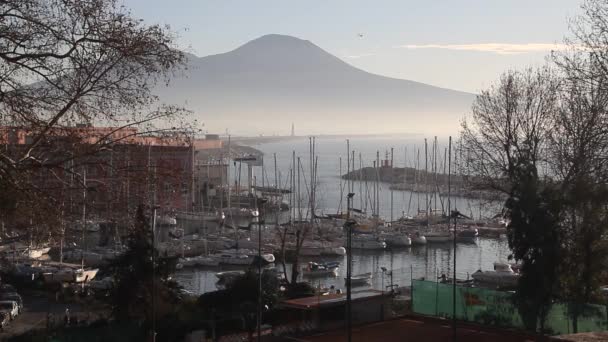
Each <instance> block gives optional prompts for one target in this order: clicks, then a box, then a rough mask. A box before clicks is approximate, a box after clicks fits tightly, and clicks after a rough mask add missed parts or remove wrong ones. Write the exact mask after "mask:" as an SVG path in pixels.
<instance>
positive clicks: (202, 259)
mask: <svg viewBox="0 0 608 342" xmlns="http://www.w3.org/2000/svg"><path fill="white" fill-rule="evenodd" d="M219 264H220V261H219V260H218V259H217V258H214V257H211V256H202V255H200V256H197V257H191V258H180V259H179V260H178V265H181V266H182V267H213V266H217V265H219ZM178 268H179V266H178Z"/></svg>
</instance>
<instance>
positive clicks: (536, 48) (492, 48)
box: [394, 43, 568, 55]
mask: <svg viewBox="0 0 608 342" xmlns="http://www.w3.org/2000/svg"><path fill="white" fill-rule="evenodd" d="M394 47H395V48H404V49H411V50H414V49H443V50H455V51H475V52H488V53H495V54H499V55H516V54H522V53H530V52H548V51H557V50H565V49H567V48H568V46H567V45H564V44H554V43H526V44H506V43H479V44H423V45H416V44H408V45H397V46H394Z"/></svg>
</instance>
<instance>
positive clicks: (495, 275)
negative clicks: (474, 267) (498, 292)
mask: <svg viewBox="0 0 608 342" xmlns="http://www.w3.org/2000/svg"><path fill="white" fill-rule="evenodd" d="M471 277H472V278H473V279H475V280H476V281H478V282H480V283H486V284H491V285H500V286H515V285H517V280H518V279H519V277H520V275H519V274H518V273H515V272H514V271H513V268H511V265H509V264H507V263H498V262H497V263H494V271H482V270H478V271H477V272H475V273H473V274H471Z"/></svg>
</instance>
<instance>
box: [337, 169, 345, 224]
mask: <svg viewBox="0 0 608 342" xmlns="http://www.w3.org/2000/svg"><path fill="white" fill-rule="evenodd" d="M338 164H339V174H340V202H338V210H337V212H336V215H339V214H340V211H342V198H343V197H344V188H343V187H342V157H339V163H338Z"/></svg>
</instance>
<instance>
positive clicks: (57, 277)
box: [42, 267, 99, 283]
mask: <svg viewBox="0 0 608 342" xmlns="http://www.w3.org/2000/svg"><path fill="white" fill-rule="evenodd" d="M98 271H99V270H98V269H97V268H94V269H82V268H80V269H73V268H69V267H64V268H57V269H54V270H47V271H46V272H44V273H42V277H43V279H44V281H45V282H46V283H83V282H88V281H91V280H93V279H94V278H95V276H96V275H97V272H98Z"/></svg>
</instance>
